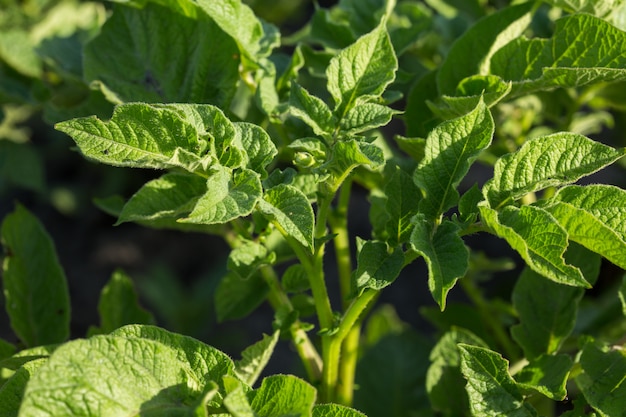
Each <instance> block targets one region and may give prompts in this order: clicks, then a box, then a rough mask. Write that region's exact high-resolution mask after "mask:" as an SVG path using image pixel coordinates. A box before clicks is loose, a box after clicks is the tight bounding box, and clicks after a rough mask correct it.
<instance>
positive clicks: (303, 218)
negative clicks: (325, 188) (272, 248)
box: [258, 184, 315, 251]
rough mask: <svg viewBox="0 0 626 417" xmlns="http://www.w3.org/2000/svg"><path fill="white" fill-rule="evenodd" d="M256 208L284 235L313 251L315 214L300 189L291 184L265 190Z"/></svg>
mask: <svg viewBox="0 0 626 417" xmlns="http://www.w3.org/2000/svg"><path fill="white" fill-rule="evenodd" d="M258 208H259V210H260V211H261V213H263V214H264V215H265V216H266V217H267V218H268V219H269V220H270V221H272V223H273V224H274V225H275V226H276V227H277V228H278V229H279V230H280V232H281V233H282V234H283V235H284V236H288V237H291V238H293V239H295V240H296V241H298V242H299V243H300V244H302V245H303V246H304V247H305V248H308V249H309V250H311V251H313V226H314V224H315V216H314V214H313V208H312V207H311V204H310V203H309V200H308V199H307V197H306V196H305V195H304V194H303V193H302V191H300V190H299V189H297V188H295V187H293V186H291V185H285V184H280V185H277V186H276V187H274V188H270V189H269V190H267V191H266V193H265V195H264V197H263V199H261V200H259V205H258Z"/></svg>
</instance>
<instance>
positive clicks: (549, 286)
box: [511, 244, 601, 360]
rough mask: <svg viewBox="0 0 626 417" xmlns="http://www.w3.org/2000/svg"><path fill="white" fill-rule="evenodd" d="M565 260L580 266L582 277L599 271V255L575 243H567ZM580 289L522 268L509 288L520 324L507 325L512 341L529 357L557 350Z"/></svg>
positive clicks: (573, 318) (592, 277)
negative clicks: (511, 289)
mask: <svg viewBox="0 0 626 417" xmlns="http://www.w3.org/2000/svg"><path fill="white" fill-rule="evenodd" d="M566 259H568V260H570V259H571V260H572V262H574V263H575V264H577V265H580V266H581V269H583V271H584V273H585V278H586V279H587V280H588V281H589V282H594V281H595V279H596V278H597V276H598V274H599V272H600V261H601V259H600V257H599V256H597V255H595V254H593V253H590V252H588V251H587V250H586V249H584V248H582V247H581V246H578V245H575V244H574V245H570V247H569V248H568V251H567V253H566ZM583 294H584V290H583V289H582V288H575V287H570V286H567V285H561V284H557V283H555V282H552V281H550V280H547V279H545V278H544V277H543V276H541V275H539V274H538V273H536V272H534V271H533V270H531V269H530V268H525V269H524V271H523V272H522V274H521V275H520V277H519V279H518V280H517V282H516V284H515V287H514V289H513V295H512V301H513V306H514V307H515V310H516V311H517V313H518V316H519V320H520V324H517V325H514V326H513V327H512V328H511V334H512V336H513V338H514V339H515V341H516V342H517V343H518V344H519V345H520V346H521V347H522V349H523V350H524V355H525V356H526V357H527V358H528V359H530V360H532V359H534V358H536V357H539V356H541V355H543V354H554V353H556V352H558V351H559V349H560V348H561V346H562V344H563V342H564V341H565V339H566V338H567V337H568V336H569V335H570V333H571V332H572V330H573V328H574V324H575V322H576V315H577V312H578V303H579V302H580V300H581V298H582V297H583Z"/></svg>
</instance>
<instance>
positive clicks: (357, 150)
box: [321, 139, 385, 189]
mask: <svg viewBox="0 0 626 417" xmlns="http://www.w3.org/2000/svg"><path fill="white" fill-rule="evenodd" d="M384 163H385V157H384V155H383V150H382V149H381V148H380V147H378V146H377V145H374V144H371V143H366V142H357V141H356V140H354V139H350V140H348V141H339V142H337V143H335V146H333V149H332V154H331V157H330V159H329V160H328V162H326V163H325V164H324V165H322V166H321V168H328V169H329V170H330V171H332V172H333V174H334V175H335V182H334V184H333V187H334V188H335V189H337V188H339V186H340V185H341V183H342V182H343V179H345V178H346V177H347V176H348V174H350V172H352V170H353V169H355V168H356V167H358V166H361V165H363V166H366V167H368V168H370V169H377V168H379V167H381V166H382V165H383V164H384Z"/></svg>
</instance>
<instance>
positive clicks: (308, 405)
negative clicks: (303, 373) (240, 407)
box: [250, 375, 317, 417]
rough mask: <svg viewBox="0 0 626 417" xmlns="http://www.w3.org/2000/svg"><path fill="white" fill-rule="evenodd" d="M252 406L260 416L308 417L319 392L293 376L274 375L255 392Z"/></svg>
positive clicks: (251, 402) (265, 380)
mask: <svg viewBox="0 0 626 417" xmlns="http://www.w3.org/2000/svg"><path fill="white" fill-rule="evenodd" d="M250 397H252V400H251V401H250V405H251V406H252V409H253V410H254V412H255V415H258V416H267V417H281V416H290V417H291V416H293V417H307V416H310V415H311V410H312V409H313V405H314V404H315V399H316V397H317V390H316V389H315V388H314V387H313V386H311V385H309V384H308V383H306V382H305V381H303V380H301V379H299V378H296V377H295V376H292V375H272V376H269V377H267V378H265V379H263V381H262V382H261V387H260V388H259V389H257V390H254V391H253V392H252V393H251V395H250Z"/></svg>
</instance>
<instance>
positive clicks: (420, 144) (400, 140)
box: [393, 135, 426, 162]
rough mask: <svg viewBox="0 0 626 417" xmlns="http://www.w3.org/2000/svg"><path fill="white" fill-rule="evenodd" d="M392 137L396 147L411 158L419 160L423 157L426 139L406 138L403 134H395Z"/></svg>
mask: <svg viewBox="0 0 626 417" xmlns="http://www.w3.org/2000/svg"><path fill="white" fill-rule="evenodd" d="M393 139H394V140H395V141H396V143H397V144H398V147H399V148H400V149H402V150H403V151H404V153H406V154H407V155H409V156H410V157H411V158H413V160H415V161H417V162H419V161H421V160H422V158H424V152H425V150H426V139H423V138H406V137H404V136H400V135H395V136H394V137H393Z"/></svg>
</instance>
